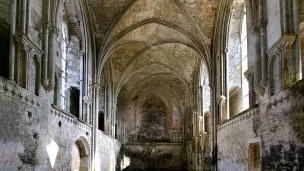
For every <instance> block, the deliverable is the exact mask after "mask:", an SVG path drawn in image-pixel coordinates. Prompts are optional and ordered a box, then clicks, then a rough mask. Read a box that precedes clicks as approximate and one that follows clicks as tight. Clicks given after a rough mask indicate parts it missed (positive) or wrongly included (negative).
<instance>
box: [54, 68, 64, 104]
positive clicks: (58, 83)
mask: <svg viewBox="0 0 304 171" xmlns="http://www.w3.org/2000/svg"><path fill="white" fill-rule="evenodd" d="M62 72H63V71H62V70H60V69H59V68H57V67H56V74H55V76H56V78H55V79H56V81H55V83H56V84H55V89H54V90H55V91H54V104H55V105H56V106H58V107H61V106H60V90H61V88H62V87H61V75H62Z"/></svg>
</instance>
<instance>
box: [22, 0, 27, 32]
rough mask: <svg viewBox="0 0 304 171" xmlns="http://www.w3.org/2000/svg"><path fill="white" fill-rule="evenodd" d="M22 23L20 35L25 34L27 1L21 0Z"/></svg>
mask: <svg viewBox="0 0 304 171" xmlns="http://www.w3.org/2000/svg"><path fill="white" fill-rule="evenodd" d="M21 17H22V23H21V32H22V34H25V33H26V23H27V21H26V17H27V0H22V16H21Z"/></svg>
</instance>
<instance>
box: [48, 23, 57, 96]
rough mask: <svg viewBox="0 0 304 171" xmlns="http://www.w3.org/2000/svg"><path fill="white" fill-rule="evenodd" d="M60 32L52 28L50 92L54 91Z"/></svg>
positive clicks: (49, 60) (49, 74)
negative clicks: (57, 41) (57, 42)
mask: <svg viewBox="0 0 304 171" xmlns="http://www.w3.org/2000/svg"><path fill="white" fill-rule="evenodd" d="M58 33H59V30H58V29H57V28H56V27H55V26H50V37H49V38H50V39H49V50H48V80H49V85H48V90H53V89H54V82H55V57H56V39H57V37H58Z"/></svg>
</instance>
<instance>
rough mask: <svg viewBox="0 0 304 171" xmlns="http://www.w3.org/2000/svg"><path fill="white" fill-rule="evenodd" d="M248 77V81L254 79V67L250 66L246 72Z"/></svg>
mask: <svg viewBox="0 0 304 171" xmlns="http://www.w3.org/2000/svg"><path fill="white" fill-rule="evenodd" d="M244 75H245V77H246V79H247V81H248V82H251V81H253V77H254V69H253V67H251V68H249V69H248V70H247V71H246V72H245V73H244Z"/></svg>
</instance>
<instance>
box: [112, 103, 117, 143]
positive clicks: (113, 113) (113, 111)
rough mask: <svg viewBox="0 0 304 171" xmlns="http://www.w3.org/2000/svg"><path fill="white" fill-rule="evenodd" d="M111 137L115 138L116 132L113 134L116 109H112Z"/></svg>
mask: <svg viewBox="0 0 304 171" xmlns="http://www.w3.org/2000/svg"><path fill="white" fill-rule="evenodd" d="M112 119H113V120H112V137H113V138H115V136H116V132H115V125H116V119H117V118H116V107H115V106H113V107H112Z"/></svg>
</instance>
